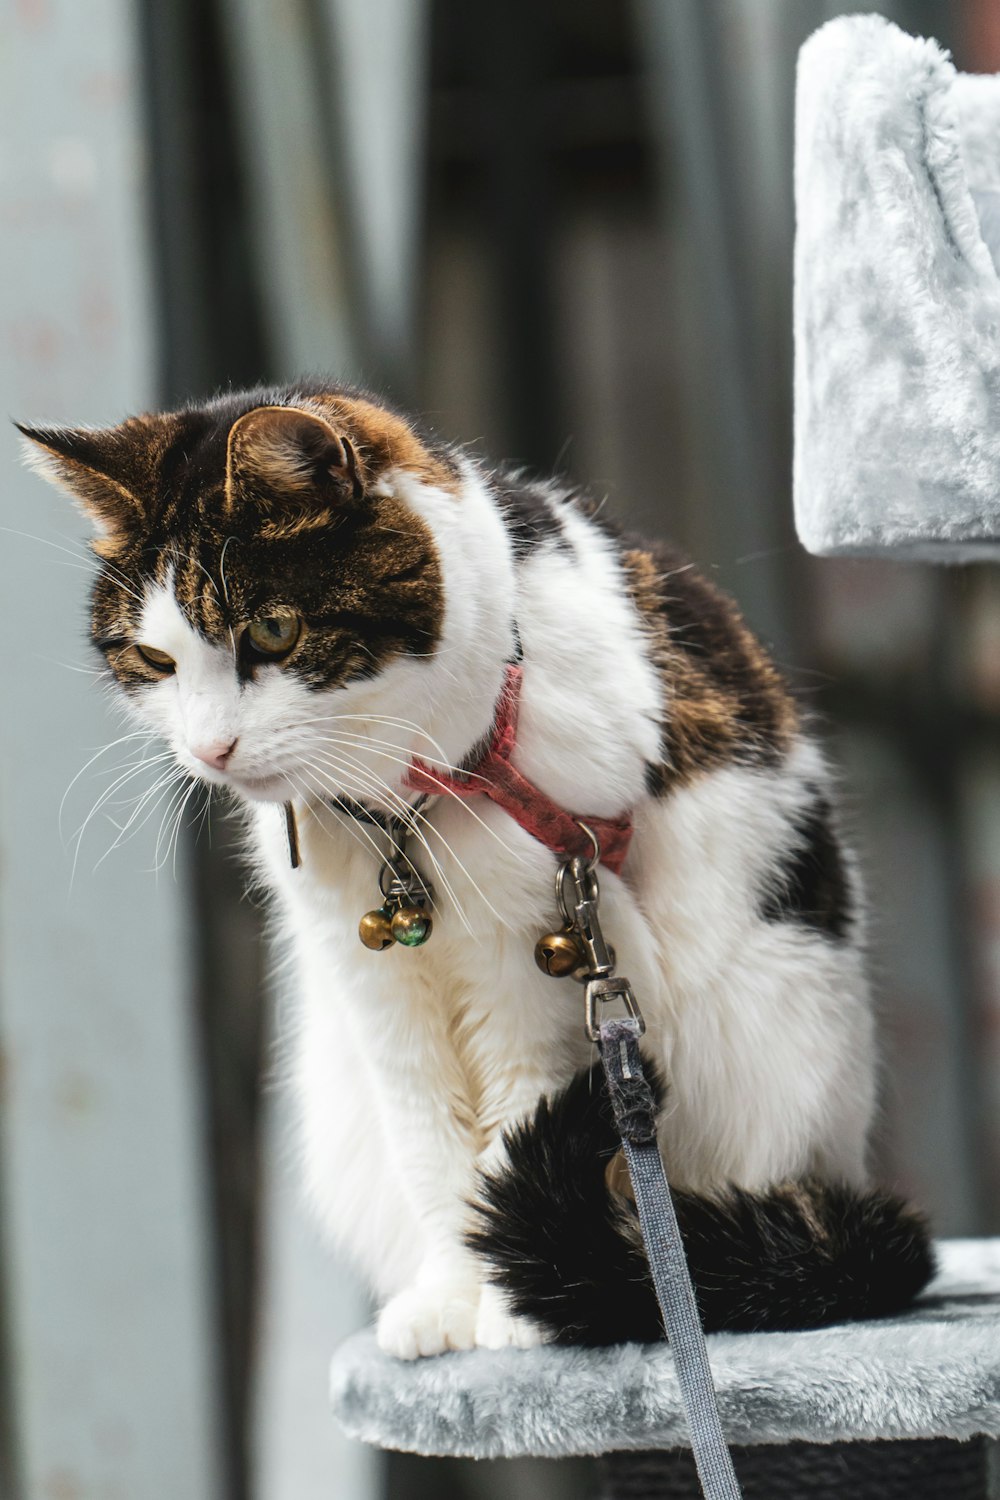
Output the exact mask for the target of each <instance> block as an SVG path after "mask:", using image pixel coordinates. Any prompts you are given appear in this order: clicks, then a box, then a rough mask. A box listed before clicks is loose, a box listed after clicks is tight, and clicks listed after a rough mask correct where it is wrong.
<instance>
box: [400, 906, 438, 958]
mask: <svg viewBox="0 0 1000 1500" xmlns="http://www.w3.org/2000/svg"><path fill="white" fill-rule="evenodd" d="M391 930H392V936H393V938H394V939H395V941H396V942H397V943H402V945H403V947H404V948H419V947H420V945H421V943H426V941H427V939H428V938H429V937H430V935H431V918H430V913H429V912H426V911H421V909H420V907H419V906H401V907H400V908H399V910H398V911H397V912H395V913H394V914H393V918H392V929H391Z"/></svg>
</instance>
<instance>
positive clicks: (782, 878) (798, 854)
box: [760, 794, 853, 938]
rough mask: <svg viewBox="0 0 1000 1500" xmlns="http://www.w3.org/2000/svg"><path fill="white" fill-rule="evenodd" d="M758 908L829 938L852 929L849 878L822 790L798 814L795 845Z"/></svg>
mask: <svg viewBox="0 0 1000 1500" xmlns="http://www.w3.org/2000/svg"><path fill="white" fill-rule="evenodd" d="M760 912H761V916H762V917H763V918H764V920H765V921H767V922H799V923H801V924H802V926H804V927H812V928H813V929H814V930H815V931H816V932H822V933H825V934H826V936H827V937H833V938H844V937H846V936H847V935H848V933H849V932H850V928H851V921H852V917H853V906H852V901H851V887H850V882H849V880H848V878H847V869H846V867H845V864H844V856H843V853H842V852H841V848H840V842H839V840H838V838H837V831H836V829H835V827H834V823H833V812H832V809H831V807H830V803H829V801H828V799H827V798H826V797H824V796H822V795H821V794H817V795H816V797H815V799H814V800H813V802H812V803H811V804H810V805H809V806H808V807H807V808H806V809H804V811H803V812H802V813H800V815H799V816H798V818H797V819H796V822H795V844H794V846H793V848H792V849H791V850H790V851H789V853H788V855H787V856H786V858H785V860H784V862H783V863H782V865H781V867H780V868H779V869H778V870H777V871H775V873H774V876H773V878H772V880H771V882H770V885H769V889H768V891H767V892H766V893H765V896H764V899H763V901H762V902H761V907H760Z"/></svg>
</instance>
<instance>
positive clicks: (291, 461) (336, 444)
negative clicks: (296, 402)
mask: <svg viewBox="0 0 1000 1500" xmlns="http://www.w3.org/2000/svg"><path fill="white" fill-rule="evenodd" d="M245 487H249V488H250V489H251V491H252V492H253V493H254V495H255V497H256V498H257V499H258V500H267V499H276V500H278V501H279V502H280V500H281V499H282V498H285V497H287V498H289V499H293V500H295V501H297V502H298V503H299V504H300V505H301V503H302V502H303V501H308V502H310V503H313V504H316V505H318V506H329V505H333V504H338V503H342V502H343V501H345V500H352V499H353V500H357V499H360V498H361V496H362V494H363V493H364V480H363V476H362V473H361V466H360V463H359V460H358V456H357V454H356V453H355V450H354V446H353V444H352V443H351V440H350V438H348V437H347V435H346V434H340V433H338V432H336V431H335V430H334V428H333V427H331V426H330V424H329V422H327V421H325V420H324V418H323V417H320V416H317V415H315V414H314V413H313V412H309V411H302V410H301V409H300V408H299V407H293V406H258V407H255V408H254V410H253V411H248V412H247V413H246V414H245V416H242V417H240V418H239V420H238V421H236V422H234V423H233V426H232V428H231V430H230V433H229V451H228V454H227V458H226V498H227V502H228V503H229V504H230V505H235V504H237V503H238V498H239V496H240V495H241V494H242V493H243V491H244V488H245Z"/></svg>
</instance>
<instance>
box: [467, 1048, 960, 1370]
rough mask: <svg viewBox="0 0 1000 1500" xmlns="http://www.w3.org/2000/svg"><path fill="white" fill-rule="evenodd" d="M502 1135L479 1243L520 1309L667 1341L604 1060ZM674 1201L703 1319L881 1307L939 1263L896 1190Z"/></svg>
mask: <svg viewBox="0 0 1000 1500" xmlns="http://www.w3.org/2000/svg"><path fill="white" fill-rule="evenodd" d="M659 1093H660V1094H661V1096H662V1088H660V1089H659ZM507 1145H508V1162H507V1164H506V1165H505V1166H503V1167H502V1168H501V1169H499V1170H498V1171H496V1172H495V1173H491V1174H484V1175H483V1177H482V1180H481V1185H480V1195H479V1199H478V1201H477V1202H476V1203H475V1205H474V1208H475V1212H476V1216H477V1224H476V1227H475V1228H474V1230H473V1231H472V1233H471V1234H470V1236H469V1243H470V1245H471V1246H472V1248H473V1249H474V1250H475V1251H476V1252H477V1253H478V1254H479V1255H480V1256H481V1257H482V1258H483V1259H484V1260H485V1261H486V1263H487V1265H488V1267H489V1276H490V1279H491V1280H492V1281H493V1282H495V1283H496V1285H498V1286H499V1287H500V1288H501V1289H502V1290H503V1291H504V1292H505V1293H506V1295H507V1297H508V1299H509V1301H510V1303H511V1306H512V1308H513V1310H514V1311H515V1312H517V1313H520V1314H521V1315H522V1316H524V1317H528V1318H531V1319H533V1320H534V1321H535V1322H537V1323H538V1324H540V1325H541V1326H542V1327H543V1328H544V1329H545V1330H546V1332H547V1333H548V1335H549V1337H550V1338H551V1339H552V1340H553V1341H554V1342H556V1343H563V1344H595V1345H596V1344H612V1343H619V1342H622V1341H624V1340H633V1339H634V1340H639V1341H643V1342H649V1341H652V1340H657V1339H662V1338H663V1327H662V1323H661V1320H660V1314H659V1309H658V1307H657V1303H656V1296H655V1293H654V1291H653V1284H652V1281H651V1279H650V1276H649V1268H648V1265H647V1262H646V1256H645V1252H644V1250H643V1248H642V1238H641V1235H640V1233H639V1224H638V1219H637V1216H636V1212H635V1207H634V1205H633V1203H632V1202H631V1200H630V1198H628V1197H626V1196H624V1195H623V1194H621V1193H619V1192H618V1191H615V1190H613V1189H612V1188H611V1187H609V1185H608V1181H607V1179H608V1168H609V1163H610V1162H611V1161H612V1158H613V1157H614V1156H615V1155H616V1153H617V1151H618V1147H619V1141H618V1136H617V1133H616V1131H615V1126H614V1121H613V1119H612V1117H611V1110H610V1105H609V1102H608V1099H607V1095H606V1092H605V1088H604V1083H603V1078H602V1076H601V1071H600V1068H599V1066H597V1067H595V1068H594V1069H592V1070H590V1071H589V1072H582V1073H580V1074H578V1075H577V1077H576V1078H575V1079H574V1080H573V1082H572V1083H571V1084H570V1085H569V1086H568V1087H567V1088H566V1089H564V1090H563V1091H562V1092H561V1093H560V1094H558V1095H556V1096H555V1097H554V1098H553V1099H543V1100H542V1101H541V1102H540V1103H539V1105H538V1107H537V1109H536V1111H535V1114H534V1116H533V1118H532V1119H531V1120H529V1121H528V1122H526V1123H525V1124H522V1125H520V1126H517V1127H516V1128H515V1129H514V1130H513V1131H511V1132H510V1133H509V1135H508V1137H507ZM674 1201H675V1204H676V1208H677V1217H678V1220H679V1222H680V1227H681V1233H682V1235H683V1237H684V1244H685V1248H686V1250H687V1256H688V1264H689V1266H690V1269H691V1277H692V1280H693V1282H694V1286H695V1292H696V1294H697V1298H698V1306H699V1310H700V1312H701V1317H702V1321H703V1323H704V1326H705V1329H706V1331H709V1332H711V1331H713V1330H718V1329H723V1328H725V1329H732V1330H752V1329H756V1330H773V1329H796V1328H815V1327H818V1326H820V1325H821V1324H825V1323H836V1322H841V1321H844V1320H848V1319H856V1318H878V1317H886V1316H888V1315H890V1314H892V1313H895V1312H898V1311H899V1310H900V1309H901V1308H903V1307H906V1306H907V1305H908V1304H909V1303H910V1302H911V1301H912V1300H913V1298H914V1297H915V1296H916V1295H917V1293H918V1292H919V1291H920V1290H921V1288H922V1287H923V1286H925V1285H926V1283H927V1282H928V1281H929V1279H930V1277H931V1275H932V1274H933V1271H934V1260H933V1254H932V1251H931V1247H930V1243H929V1240H928V1235H927V1229H926V1226H925V1224H924V1222H923V1220H922V1219H921V1218H920V1216H919V1215H918V1214H916V1213H915V1212H913V1211H912V1210H911V1209H909V1208H907V1207H906V1206H905V1205H904V1204H903V1203H902V1202H901V1201H900V1200H899V1199H898V1198H894V1197H892V1196H891V1195H889V1194H888V1193H883V1192H877V1191H871V1192H861V1191H857V1190H855V1189H853V1188H849V1187H844V1186H840V1185H837V1184H833V1183H827V1182H821V1181H818V1180H815V1179H809V1180H806V1181H803V1182H788V1183H782V1184H779V1185H777V1186H775V1187H773V1188H770V1189H768V1190H767V1191H766V1192H762V1193H749V1192H745V1191H742V1190H741V1189H737V1188H730V1189H728V1190H726V1191H724V1192H720V1193H719V1194H718V1195H717V1196H713V1197H700V1196H698V1195H696V1194H693V1193H687V1192H676V1193H675V1194H674Z"/></svg>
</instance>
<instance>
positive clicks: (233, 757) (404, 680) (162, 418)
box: [21, 390, 458, 801]
mask: <svg viewBox="0 0 1000 1500" xmlns="http://www.w3.org/2000/svg"><path fill="white" fill-rule="evenodd" d="M21 431H22V432H23V434H24V436H25V438H26V439H27V440H28V447H29V450H30V453H31V455H32V456H33V462H34V464H35V466H36V467H38V468H40V469H41V470H42V471H43V472H44V473H45V474H46V475H47V477H49V478H50V479H53V480H54V481H55V482H56V483H57V484H59V485H60V486H61V487H62V488H63V489H66V490H68V491H69V492H70V493H71V494H72V495H73V497H74V498H75V499H76V500H77V501H78V502H79V503H80V504H81V505H82V506H83V508H84V509H85V511H86V512H87V513H88V515H89V516H90V517H91V519H92V521H93V522H94V523H95V526H96V529H97V534H96V537H95V540H94V542H93V547H94V551H95V553H96V554H97V557H98V559H99V571H98V574H97V577H96V580H95V584H94V588H93V594H92V615H91V631H92V635H93V639H94V642H95V643H96V645H97V647H98V649H99V650H100V651H101V653H102V654H103V656H104V659H105V661H106V663H107V666H108V668H109V670H110V672H111V673H112V674H113V677H114V679H115V681H116V682H117V684H118V685H119V687H120V689H121V691H122V693H123V694H124V695H125V696H126V699H127V701H128V703H129V706H130V708H131V709H132V710H133V712H134V713H135V714H136V715H137V716H138V717H139V719H140V720H141V722H142V723H143V724H145V725H147V726H148V727H150V728H152V729H155V730H157V731H158V732H159V733H160V734H162V735H163V736H164V738H165V739H166V740H167V741H168V743H169V745H170V747H171V748H172V750H173V752H174V754H175V756H176V758H177V760H178V762H179V763H180V765H181V766H182V767H183V768H184V769H186V770H188V771H189V772H191V773H193V774H196V775H198V776H200V777H202V778H203V779H204V780H205V781H207V782H209V783H213V784H226V785H229V786H231V787H233V788H234V789H235V790H236V791H237V792H239V793H241V794H242V795H244V796H245V797H247V798H250V799H255V800H267V801H284V800H287V799H288V798H291V797H293V796H299V795H303V794H304V793H305V792H307V791H308V792H310V793H316V792H317V791H323V790H333V789H335V788H336V789H338V790H341V791H346V792H349V793H350V794H351V795H354V796H358V797H362V798H364V799H366V800H372V799H374V800H379V799H378V798H377V797H375V792H374V782H376V781H377V780H378V779H379V778H381V779H382V780H385V781H388V782H390V783H392V784H398V783H399V779H400V774H401V773H400V771H399V766H403V762H404V759H405V756H404V755H403V746H404V745H405V744H406V742H407V736H406V735H405V734H404V733H403V732H402V731H401V729H400V725H402V724H404V723H409V724H410V725H412V726H414V727H416V726H418V724H419V722H420V719H421V715H420V707H421V699H422V696H425V695H426V692H427V672H426V663H427V662H428V661H429V660H431V659H432V658H433V656H434V653H435V651H436V649H437V647H438V645H439V642H440V638H441V632H442V624H443V618H444V611H445V603H444V585H443V577H442V567H441V558H440V555H439V549H438V547H437V545H436V543H435V540H434V536H433V531H432V527H431V526H430V525H429V524H428V522H427V520H426V518H425V516H423V515H421V513H420V506H419V505H414V504H413V503H411V502H412V500H413V497H414V496H415V495H416V496H423V497H426V496H427V495H428V494H433V495H434V496H436V497H437V502H438V503H439V504H441V505H444V504H448V503H450V504H455V503H457V502H456V500H455V491H456V490H457V488H458V474H457V470H456V467H455V463H454V461H453V460H452V459H451V458H450V457H449V455H448V453H447V452H446V451H444V450H442V449H440V448H437V447H435V446H434V445H433V444H431V443H430V442H429V441H428V440H426V439H424V438H423V437H422V436H420V435H419V434H418V433H417V432H416V431H415V430H414V428H413V426H412V425H411V424H410V423H408V422H407V421H406V420H404V419H403V418H401V417H399V416H398V415H396V414H395V413H393V412H391V411H389V410H387V409H386V408H384V407H382V406H381V405H378V404H376V403H374V402H372V401H370V400H368V399H367V398H363V397H360V396H358V395H356V394H354V393H350V392H344V391H336V392H332V393H331V392H330V391H326V390H318V391H316V390H314V391H307V392H302V391H285V392H282V391H254V392H248V393H242V394H238V395H230V396H225V397H221V398H218V399H216V400H214V401H212V402H209V403H207V404H205V405H202V406H197V407H192V408H190V409H187V410H184V411H179V412H174V413H167V414H152V415H148V416H139V417H132V418H130V419H128V420H127V421H125V422H122V423H121V424H120V425H119V426H116V427H110V428H106V429H79V430H76V429H69V428H59V429H56V428H22V429H21ZM425 508H426V507H425ZM422 668H423V675H422V671H421V669H422ZM372 722H375V723H376V724H379V723H381V724H382V726H383V727H382V733H381V735H380V736H379V738H380V739H381V742H382V744H383V745H384V746H385V747H386V748H385V749H383V750H382V752H381V755H382V760H381V762H379V761H378V760H377V759H376V758H375V755H373V754H372V753H369V752H368V751H365V752H363V751H362V750H361V748H360V740H361V735H360V732H359V731H360V729H361V728H362V726H367V734H368V736H369V738H371V735H372V731H371V723H372ZM332 726H336V728H335V729H334V728H333V727H332ZM411 738H412V736H411ZM369 750H370V747H369ZM378 753H379V752H375V754H378ZM394 753H396V758H397V759H398V760H399V766H396V765H395V764H394ZM404 769H405V767H404Z"/></svg>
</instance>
